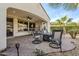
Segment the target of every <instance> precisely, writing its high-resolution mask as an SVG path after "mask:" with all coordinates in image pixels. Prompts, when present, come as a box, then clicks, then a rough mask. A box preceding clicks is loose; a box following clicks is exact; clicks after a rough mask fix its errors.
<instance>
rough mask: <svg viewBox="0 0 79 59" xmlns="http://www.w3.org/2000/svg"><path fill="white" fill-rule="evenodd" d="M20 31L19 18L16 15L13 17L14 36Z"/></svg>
mask: <svg viewBox="0 0 79 59" xmlns="http://www.w3.org/2000/svg"><path fill="white" fill-rule="evenodd" d="M17 33H18V19H17V17H15V18H14V19H13V36H17Z"/></svg>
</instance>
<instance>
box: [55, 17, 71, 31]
mask: <svg viewBox="0 0 79 59" xmlns="http://www.w3.org/2000/svg"><path fill="white" fill-rule="evenodd" d="M71 21H72V18H68V17H67V16H64V17H62V18H61V19H58V20H56V22H57V23H58V25H60V26H61V25H62V26H63V30H64V32H65V33H66V28H65V27H66V25H67V24H68V23H70V22H71Z"/></svg>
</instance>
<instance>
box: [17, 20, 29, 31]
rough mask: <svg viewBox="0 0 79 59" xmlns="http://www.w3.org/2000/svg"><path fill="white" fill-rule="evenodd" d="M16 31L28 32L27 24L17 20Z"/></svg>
mask: <svg viewBox="0 0 79 59" xmlns="http://www.w3.org/2000/svg"><path fill="white" fill-rule="evenodd" d="M18 31H19V32H20V31H28V22H26V21H23V20H21V19H18Z"/></svg>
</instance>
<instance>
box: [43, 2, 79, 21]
mask: <svg viewBox="0 0 79 59" xmlns="http://www.w3.org/2000/svg"><path fill="white" fill-rule="evenodd" d="M42 6H43V8H44V9H45V11H46V12H47V14H48V16H49V17H50V19H51V21H55V20H57V19H60V18H61V17H63V16H68V17H69V18H72V19H73V20H72V21H75V22H79V8H77V9H76V10H73V11H72V10H70V11H68V10H64V8H62V7H60V8H52V7H51V6H50V5H49V4H48V3H42Z"/></svg>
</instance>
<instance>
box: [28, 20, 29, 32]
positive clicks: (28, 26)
mask: <svg viewBox="0 0 79 59" xmlns="http://www.w3.org/2000/svg"><path fill="white" fill-rule="evenodd" d="M28 31H29V21H28Z"/></svg>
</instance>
